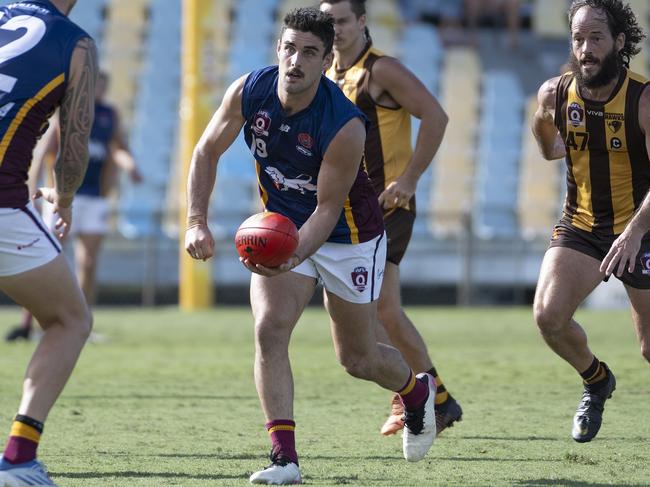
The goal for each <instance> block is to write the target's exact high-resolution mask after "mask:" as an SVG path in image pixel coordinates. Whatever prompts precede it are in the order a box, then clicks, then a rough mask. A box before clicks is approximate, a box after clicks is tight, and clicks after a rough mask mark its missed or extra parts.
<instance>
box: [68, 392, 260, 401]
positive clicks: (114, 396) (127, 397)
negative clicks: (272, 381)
mask: <svg viewBox="0 0 650 487" xmlns="http://www.w3.org/2000/svg"><path fill="white" fill-rule="evenodd" d="M71 399H75V400H81V401H88V400H102V401H104V400H115V401H122V400H129V401H132V400H134V399H156V400H157V399H162V400H165V401H166V400H169V399H174V400H178V401H187V400H191V399H202V400H208V401H251V400H255V401H258V400H259V399H258V397H257V396H218V395H212V394H138V393H133V394H97V395H79V394H77V395H72V394H70V395H64V396H61V401H60V402H63V401H65V400H71Z"/></svg>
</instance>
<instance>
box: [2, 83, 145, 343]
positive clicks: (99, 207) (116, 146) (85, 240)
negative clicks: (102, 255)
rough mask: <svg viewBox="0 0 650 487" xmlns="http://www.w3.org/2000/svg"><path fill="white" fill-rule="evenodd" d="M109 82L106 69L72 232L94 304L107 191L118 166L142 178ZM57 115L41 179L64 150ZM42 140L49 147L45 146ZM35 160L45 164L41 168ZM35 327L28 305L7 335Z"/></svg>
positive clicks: (46, 214)
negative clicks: (110, 94)
mask: <svg viewBox="0 0 650 487" xmlns="http://www.w3.org/2000/svg"><path fill="white" fill-rule="evenodd" d="M108 82H109V77H108V74H107V73H106V72H104V71H101V72H100V73H99V74H98V76H97V83H96V85H95V119H94V121H93V126H92V130H91V133H90V144H89V161H88V170H87V171H86V175H85V177H84V180H83V182H82V183H81V186H80V187H79V189H78V190H77V197H76V199H75V201H76V203H75V222H74V226H73V227H72V229H71V232H70V237H74V243H75V249H74V256H75V268H76V273H77V279H78V280H79V284H80V285H81V289H82V291H83V293H84V296H85V297H86V302H87V303H88V305H89V306H92V305H93V304H94V303H95V276H96V270H97V261H98V257H99V251H100V249H101V246H102V243H103V241H104V236H105V235H106V233H107V232H108V219H109V213H110V207H109V201H108V199H107V198H106V196H107V194H108V193H110V191H111V190H112V189H113V188H114V187H115V185H116V183H117V171H118V170H122V171H124V172H125V173H127V174H128V175H129V177H130V178H131V181H132V182H133V183H140V182H141V181H142V175H141V174H140V171H139V170H138V167H137V164H136V162H135V160H134V158H133V156H132V155H131V152H130V151H129V149H128V146H127V144H126V141H125V140H124V136H123V135H122V131H121V129H120V123H119V117H118V113H117V110H116V109H115V107H114V106H112V105H111V104H109V103H108V102H107V101H106V100H105V99H104V97H105V94H106V90H107V88H108ZM52 118H53V119H54V120H53V121H52V123H51V126H50V128H49V130H48V132H47V133H46V134H45V135H44V136H43V138H42V139H41V141H40V142H39V146H37V147H38V149H40V150H41V151H42V152H44V154H43V155H42V156H40V157H39V156H37V154H36V152H37V151H36V149H35V150H34V160H33V162H32V169H31V170H30V174H31V177H32V178H35V179H38V174H39V173H40V170H42V169H45V168H46V167H47V166H48V163H47V162H46V161H48V160H54V159H55V158H56V154H57V153H58V152H59V143H60V140H59V137H58V133H59V130H58V117H57V116H56V115H55V116H53V117H52ZM41 143H43V144H44V145H45V147H40V145H41ZM35 166H41V167H40V170H39V168H35ZM47 168H48V169H49V167H47ZM51 210H52V205H46V207H45V209H44V211H43V219H44V220H45V222H46V223H47V224H48V225H50V226H51V224H53V220H54V218H53V215H52V212H51ZM32 331H33V319H32V315H31V313H30V312H29V311H28V310H24V311H23V316H22V319H21V323H20V325H17V326H16V327H14V328H12V329H11V330H10V331H9V332H8V333H7V335H6V340H7V341H9V342H11V341H15V340H19V339H29V338H30V337H31V336H32Z"/></svg>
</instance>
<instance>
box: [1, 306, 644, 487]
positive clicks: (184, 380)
mask: <svg viewBox="0 0 650 487" xmlns="http://www.w3.org/2000/svg"><path fill="white" fill-rule="evenodd" d="M409 312H410V315H411V317H412V318H413V319H414V321H415V322H416V323H418V325H419V327H420V329H421V332H422V334H423V335H424V337H425V339H426V340H427V343H428V344H429V346H430V348H431V350H432V352H433V357H434V362H435V364H436V366H437V367H438V370H439V372H440V373H441V376H442V378H443V379H444V380H445V383H446V385H447V387H448V389H449V390H450V391H451V392H452V393H453V394H454V395H455V396H456V397H457V398H458V399H459V401H461V403H462V405H463V408H464V410H465V417H464V421H463V422H462V423H460V424H459V425H458V426H457V427H454V428H452V429H450V430H447V431H445V432H444V433H443V434H442V435H441V437H440V438H438V439H437V440H436V443H434V446H433V448H432V450H431V452H430V453H429V455H428V457H427V458H425V460H423V461H422V462H420V463H417V464H409V463H407V462H406V461H405V460H403V459H402V453H401V438H398V437H391V438H384V437H381V436H380V435H379V434H378V431H379V427H380V426H381V424H382V422H383V420H384V419H385V414H386V413H387V411H388V402H389V397H390V394H389V393H387V392H385V391H383V390H381V389H379V388H378V387H377V386H375V385H374V384H370V383H367V382H360V381H358V380H355V379H352V378H350V377H348V376H347V375H346V374H345V373H344V372H343V370H342V369H341V368H340V367H339V366H338V364H337V362H336V359H335V357H334V352H333V350H332V346H331V342H330V338H329V333H328V327H327V320H326V316H325V314H324V312H323V311H321V310H320V309H317V308H314V309H309V310H308V311H307V312H306V313H305V315H304V317H303V319H302V321H301V323H300V324H299V326H298V328H297V330H296V332H295V334H294V340H293V342H292V360H293V369H294V376H295V381H296V396H297V400H296V421H297V425H298V429H297V443H298V452H299V454H300V455H301V458H300V460H301V469H302V473H303V477H304V481H305V483H307V484H311V485H344V484H345V485H358V486H361V485H383V486H394V485H404V486H425V485H463V486H464V485H485V486H502V485H514V486H522V485H529V486H560V485H565V486H583V485H584V486H600V485H650V467H649V465H650V440H649V439H650V420H649V419H648V417H649V416H650V381H648V377H649V376H648V372H649V371H648V364H647V363H646V362H645V361H643V360H642V358H641V356H640V354H639V351H638V344H637V343H636V339H635V337H634V332H633V329H632V325H631V320H630V316H629V313H627V312H624V311H622V312H587V311H583V312H580V313H579V315H578V318H579V319H580V320H581V321H582V322H584V323H585V325H586V328H587V330H588V332H589V336H590V340H591V345H592V348H593V350H594V351H595V352H596V353H597V354H598V356H599V357H600V358H602V359H603V360H605V361H607V362H608V363H609V364H610V366H611V367H612V369H613V370H614V372H615V373H616V376H617V380H618V389H617V391H616V393H615V395H614V398H613V399H612V400H611V401H610V402H608V403H607V410H606V415H605V422H604V425H603V427H602V429H601V432H600V434H599V436H598V437H597V438H596V440H594V441H593V442H592V443H588V444H577V443H575V442H574V441H573V440H572V439H571V437H570V429H571V420H572V416H573V412H574V409H575V407H576V405H577V403H578V401H579V398H580V394H581V386H580V383H579V380H578V376H577V375H576V374H575V373H574V372H573V371H572V369H570V367H569V366H568V365H566V364H564V363H563V362H562V361H561V360H559V359H558V358H556V357H555V355H553V354H552V352H551V351H550V350H549V349H548V348H547V347H546V345H544V344H543V342H542V340H541V338H539V336H538V334H537V331H536V329H535V327H534V325H533V322H532V317H531V313H530V310H529V309H526V308H515V309H512V308H494V309H469V310H462V309H454V308H412V309H410V310H409ZM18 318H19V312H18V310H17V309H15V308H4V309H0V332H2V333H3V334H4V332H5V331H6V329H8V328H9V326H10V325H11V324H13V323H16V322H17V321H18ZM95 323H96V325H95V326H96V331H97V332H99V333H101V334H102V335H105V336H106V337H107V340H106V341H105V342H103V343H97V344H90V345H89V346H88V347H87V348H86V349H85V351H84V353H83V355H82V358H81V360H80V363H79V365H78V368H77V370H76V372H75V373H74V375H73V377H72V379H71V381H70V383H69V385H68V387H67V389H66V390H65V392H64V394H63V396H62V397H61V399H60V400H59V402H58V404H57V406H56V407H55V409H54V410H53V411H52V414H51V415H50V418H49V421H48V423H47V424H46V428H45V434H44V436H43V442H42V446H41V453H40V454H41V458H42V459H43V460H44V461H45V462H46V463H47V465H48V466H49V468H50V470H51V472H52V476H53V478H54V480H55V481H56V482H57V483H58V484H59V485H60V486H61V487H66V486H84V487H94V486H155V487H159V486H188V487H189V486H215V485H246V484H247V478H248V475H249V474H250V473H251V472H253V471H254V470H257V469H258V468H259V467H263V466H265V465H266V464H267V458H266V455H267V453H268V450H269V441H268V438H267V435H266V432H265V431H264V429H263V423H264V418H263V417H262V414H261V410H260V407H259V403H258V399H257V395H256V393H255V388H254V385H253V378H252V358H253V337H252V327H251V318H250V312H249V310H248V309H247V308H222V309H215V310H213V311H210V312H201V313H195V314H183V313H180V312H178V311H177V310H175V309H171V308H169V309H156V310H139V309H101V308H100V309H98V310H97V311H96V313H95ZM33 348H34V343H21V344H14V345H6V344H4V343H2V344H0V357H1V360H0V362H1V363H2V369H3V373H2V375H1V377H0V418H1V420H2V421H1V423H0V424H4V425H5V426H4V428H5V429H6V430H7V432H8V428H9V425H10V421H11V419H12V416H13V414H14V413H15V410H16V407H17V404H18V398H19V393H20V382H21V379H20V378H21V377H22V374H23V371H24V367H25V364H26V361H27V360H28V357H29V355H30V354H31V351H32V350H33Z"/></svg>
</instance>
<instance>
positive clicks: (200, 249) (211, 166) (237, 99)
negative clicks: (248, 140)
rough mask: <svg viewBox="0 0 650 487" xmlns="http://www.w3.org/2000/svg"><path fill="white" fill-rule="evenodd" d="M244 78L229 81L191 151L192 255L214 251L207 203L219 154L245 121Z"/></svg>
mask: <svg viewBox="0 0 650 487" xmlns="http://www.w3.org/2000/svg"><path fill="white" fill-rule="evenodd" d="M245 81H246V76H242V77H241V78H239V79H238V80H237V81H235V82H234V83H233V84H232V85H230V87H229V88H228V90H227V91H226V94H225V95H224V98H223V101H222V102H221V105H220V106H219V108H218V109H217V111H216V112H215V114H214V115H213V116H212V120H210V123H209V124H208V126H207V127H206V129H205V131H204V132H203V135H201V138H200V139H199V142H198V143H197V144H196V147H195V148H194V152H193V154H192V162H191V163H190V174H189V177H188V180H187V230H186V233H185V250H187V253H188V254H190V256H191V257H193V258H194V259H200V260H206V259H209V258H210V257H212V255H213V254H214V239H213V238H212V234H211V233H210V229H209V228H208V205H209V203H210V195H211V194H212V189H213V187H214V181H215V179H216V176H217V163H218V162H219V158H220V157H221V155H222V154H223V153H224V152H225V151H226V149H228V147H230V146H231V145H232V143H233V142H234V141H235V139H236V138H237V135H238V134H239V131H240V130H241V128H242V126H243V125H244V117H243V115H242V113H241V102H242V90H243V87H244V82H245Z"/></svg>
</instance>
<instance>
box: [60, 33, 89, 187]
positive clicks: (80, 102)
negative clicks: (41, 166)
mask: <svg viewBox="0 0 650 487" xmlns="http://www.w3.org/2000/svg"><path fill="white" fill-rule="evenodd" d="M97 69H98V68H97V50H96V47H95V43H94V42H93V40H92V39H90V38H84V39H82V40H80V41H79V42H78V43H77V45H76V47H75V50H74V53H73V59H72V65H71V67H70V79H69V80H68V85H67V89H66V93H65V95H64V98H63V102H62V103H61V113H60V123H61V151H60V153H59V158H58V160H57V164H56V166H55V171H56V174H57V188H58V190H59V192H61V193H64V194H70V193H74V192H75V191H76V190H77V188H78V187H79V185H81V182H82V181H83V177H84V175H85V173H86V167H87V165H88V139H89V137H90V131H91V128H92V123H93V118H94V114H95V79H96V77H97Z"/></svg>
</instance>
